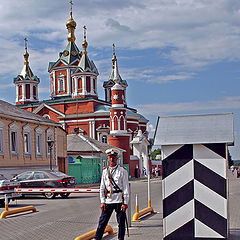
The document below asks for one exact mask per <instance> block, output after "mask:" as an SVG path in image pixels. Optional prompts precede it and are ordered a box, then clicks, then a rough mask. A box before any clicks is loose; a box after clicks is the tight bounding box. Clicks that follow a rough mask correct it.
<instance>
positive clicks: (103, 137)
mask: <svg viewBox="0 0 240 240" xmlns="http://www.w3.org/2000/svg"><path fill="white" fill-rule="evenodd" d="M102 142H103V143H108V138H107V135H103V136H102Z"/></svg>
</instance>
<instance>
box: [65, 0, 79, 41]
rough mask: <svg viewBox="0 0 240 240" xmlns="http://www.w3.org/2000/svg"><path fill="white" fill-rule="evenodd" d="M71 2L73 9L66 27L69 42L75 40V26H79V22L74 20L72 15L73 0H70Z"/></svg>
mask: <svg viewBox="0 0 240 240" xmlns="http://www.w3.org/2000/svg"><path fill="white" fill-rule="evenodd" d="M70 4H71V10H70V18H69V20H68V21H67V23H66V27H67V29H68V37H67V39H68V41H69V42H75V39H76V38H75V34H74V33H75V28H76V26H77V23H76V22H75V21H74V19H73V17H72V5H73V3H72V0H70Z"/></svg>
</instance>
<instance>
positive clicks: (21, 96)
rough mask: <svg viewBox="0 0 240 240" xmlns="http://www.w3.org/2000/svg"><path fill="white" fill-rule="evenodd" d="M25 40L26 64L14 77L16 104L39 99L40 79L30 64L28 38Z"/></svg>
mask: <svg viewBox="0 0 240 240" xmlns="http://www.w3.org/2000/svg"><path fill="white" fill-rule="evenodd" d="M24 41H25V52H24V54H23V56H24V59H25V61H24V65H23V68H22V71H21V73H20V74H19V75H18V76H17V77H16V78H14V81H13V82H14V84H15V86H16V104H25V103H31V102H37V101H38V84H39V83H40V80H39V78H38V77H37V76H35V75H34V74H33V72H32V70H31V68H30V66H29V61H28V58H29V53H28V51H27V41H28V40H27V38H25V39H24Z"/></svg>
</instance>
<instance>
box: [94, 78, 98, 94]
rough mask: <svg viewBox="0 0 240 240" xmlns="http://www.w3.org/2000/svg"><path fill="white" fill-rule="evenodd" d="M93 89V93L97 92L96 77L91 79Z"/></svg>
mask: <svg viewBox="0 0 240 240" xmlns="http://www.w3.org/2000/svg"><path fill="white" fill-rule="evenodd" d="M93 91H94V93H97V89H96V78H94V79H93Z"/></svg>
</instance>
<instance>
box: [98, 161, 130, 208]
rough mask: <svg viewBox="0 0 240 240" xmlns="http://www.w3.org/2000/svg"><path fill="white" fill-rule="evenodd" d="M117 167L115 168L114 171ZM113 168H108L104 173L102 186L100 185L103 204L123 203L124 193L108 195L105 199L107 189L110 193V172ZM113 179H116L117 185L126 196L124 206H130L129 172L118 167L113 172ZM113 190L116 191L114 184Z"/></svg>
mask: <svg viewBox="0 0 240 240" xmlns="http://www.w3.org/2000/svg"><path fill="white" fill-rule="evenodd" d="M114 168H115V167H113V169H114ZM110 169H111V167H107V168H105V169H104V170H103V172H102V179H101V185H100V201H101V203H106V204H109V203H121V202H122V193H121V192H119V193H112V195H111V196H110V194H109V193H108V194H107V197H105V189H107V190H108V191H109V192H110V189H111V187H110V179H109V171H110ZM113 172H114V173H113V175H112V178H113V179H114V181H115V183H116V184H117V185H118V187H119V188H120V189H121V190H122V192H123V195H124V204H128V200H129V183H128V172H127V170H126V169H125V168H124V167H122V166H120V165H117V166H116V170H115V171H113ZM112 189H113V190H115V188H114V184H113V185H112Z"/></svg>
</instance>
